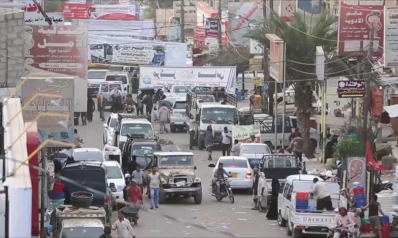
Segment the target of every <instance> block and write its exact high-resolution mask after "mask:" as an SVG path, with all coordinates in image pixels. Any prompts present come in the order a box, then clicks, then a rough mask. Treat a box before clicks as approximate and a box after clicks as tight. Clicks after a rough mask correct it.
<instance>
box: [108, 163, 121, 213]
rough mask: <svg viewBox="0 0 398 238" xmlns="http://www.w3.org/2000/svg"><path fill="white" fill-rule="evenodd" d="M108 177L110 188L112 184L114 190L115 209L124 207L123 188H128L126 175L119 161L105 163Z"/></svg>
mask: <svg viewBox="0 0 398 238" xmlns="http://www.w3.org/2000/svg"><path fill="white" fill-rule="evenodd" d="M104 165H105V167H106V177H107V179H108V187H109V188H111V183H112V184H113V185H114V188H111V191H112V190H113V191H112V198H113V199H114V200H115V204H113V205H114V209H115V208H117V209H119V207H121V206H123V204H124V199H123V188H124V187H125V186H126V182H125V179H124V174H123V172H122V169H121V168H120V164H119V163H118V162H117V161H105V162H104Z"/></svg>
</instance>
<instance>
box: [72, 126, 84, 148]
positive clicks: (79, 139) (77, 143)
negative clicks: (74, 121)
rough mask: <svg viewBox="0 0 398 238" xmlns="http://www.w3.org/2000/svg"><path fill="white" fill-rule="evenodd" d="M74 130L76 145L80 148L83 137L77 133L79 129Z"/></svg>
mask: <svg viewBox="0 0 398 238" xmlns="http://www.w3.org/2000/svg"><path fill="white" fill-rule="evenodd" d="M73 131H74V135H73V136H74V142H75V145H76V147H78V148H80V147H81V142H82V139H81V138H80V136H79V134H78V133H77V129H74V130H73Z"/></svg>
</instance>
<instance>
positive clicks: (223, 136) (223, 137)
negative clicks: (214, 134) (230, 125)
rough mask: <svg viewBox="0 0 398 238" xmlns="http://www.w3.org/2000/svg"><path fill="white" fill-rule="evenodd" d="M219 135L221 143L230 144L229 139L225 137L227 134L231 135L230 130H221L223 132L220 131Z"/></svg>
mask: <svg viewBox="0 0 398 238" xmlns="http://www.w3.org/2000/svg"><path fill="white" fill-rule="evenodd" d="M221 136H222V143H223V144H231V139H230V138H228V137H227V136H229V137H232V136H231V132H229V131H228V132H225V131H223V132H222V133H221Z"/></svg>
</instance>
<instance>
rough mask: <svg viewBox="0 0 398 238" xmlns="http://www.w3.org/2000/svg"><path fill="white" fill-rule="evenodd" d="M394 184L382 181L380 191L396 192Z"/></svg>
mask: <svg viewBox="0 0 398 238" xmlns="http://www.w3.org/2000/svg"><path fill="white" fill-rule="evenodd" d="M393 186H394V185H393V184H392V183H391V182H390V181H382V182H381V185H380V190H390V191H392V190H394V188H393Z"/></svg>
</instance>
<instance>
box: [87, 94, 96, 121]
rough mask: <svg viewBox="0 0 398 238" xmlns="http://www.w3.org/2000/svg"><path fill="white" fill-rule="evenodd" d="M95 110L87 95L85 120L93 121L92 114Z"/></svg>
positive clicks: (91, 100)
mask: <svg viewBox="0 0 398 238" xmlns="http://www.w3.org/2000/svg"><path fill="white" fill-rule="evenodd" d="M94 111H95V103H94V100H93V98H92V97H91V96H90V95H87V120H88V122H92V121H93V114H94Z"/></svg>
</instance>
